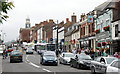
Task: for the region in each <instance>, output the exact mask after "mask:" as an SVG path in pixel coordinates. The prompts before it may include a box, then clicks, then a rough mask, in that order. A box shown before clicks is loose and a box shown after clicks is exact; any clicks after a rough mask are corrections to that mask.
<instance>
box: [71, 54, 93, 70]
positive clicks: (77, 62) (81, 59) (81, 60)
mask: <svg viewBox="0 0 120 74" xmlns="http://www.w3.org/2000/svg"><path fill="white" fill-rule="evenodd" d="M91 60H92V58H91V57H90V56H89V55H86V54H85V53H81V54H76V55H75V56H74V58H71V60H70V66H71V67H75V68H83V69H90V62H91Z"/></svg>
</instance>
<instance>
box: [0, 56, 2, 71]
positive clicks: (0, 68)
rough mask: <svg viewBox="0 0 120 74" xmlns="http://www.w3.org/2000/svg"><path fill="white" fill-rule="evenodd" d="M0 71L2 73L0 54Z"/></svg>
mask: <svg viewBox="0 0 120 74" xmlns="http://www.w3.org/2000/svg"><path fill="white" fill-rule="evenodd" d="M0 73H2V55H0Z"/></svg>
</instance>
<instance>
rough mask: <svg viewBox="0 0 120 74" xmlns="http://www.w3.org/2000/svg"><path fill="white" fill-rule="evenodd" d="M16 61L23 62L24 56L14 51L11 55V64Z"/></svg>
mask: <svg viewBox="0 0 120 74" xmlns="http://www.w3.org/2000/svg"><path fill="white" fill-rule="evenodd" d="M14 61H20V62H22V61H23V54H22V52H20V51H19V50H14V51H12V52H11V53H10V63H12V62H14Z"/></svg>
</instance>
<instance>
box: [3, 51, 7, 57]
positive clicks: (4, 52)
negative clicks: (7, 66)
mask: <svg viewBox="0 0 120 74" xmlns="http://www.w3.org/2000/svg"><path fill="white" fill-rule="evenodd" d="M6 52H7V51H6V49H4V50H3V59H6V57H7V53H6Z"/></svg>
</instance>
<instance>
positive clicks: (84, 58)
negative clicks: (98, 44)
mask: <svg viewBox="0 0 120 74" xmlns="http://www.w3.org/2000/svg"><path fill="white" fill-rule="evenodd" d="M79 59H83V60H91V57H90V56H89V55H79Z"/></svg>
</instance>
